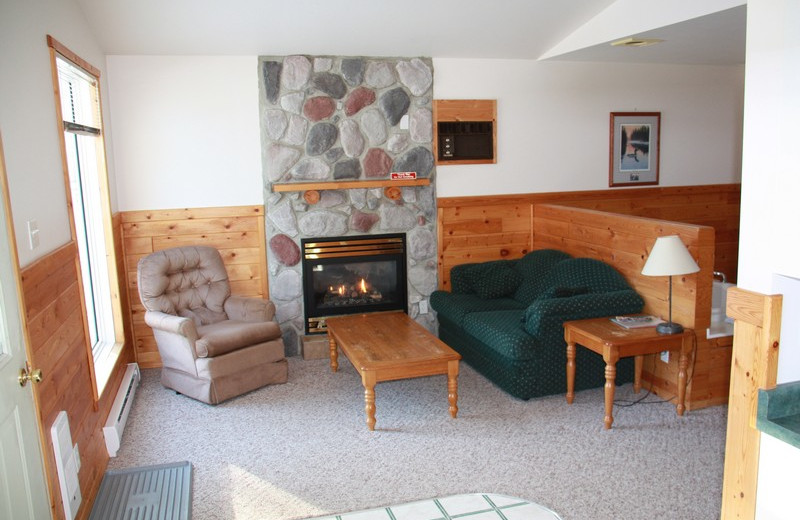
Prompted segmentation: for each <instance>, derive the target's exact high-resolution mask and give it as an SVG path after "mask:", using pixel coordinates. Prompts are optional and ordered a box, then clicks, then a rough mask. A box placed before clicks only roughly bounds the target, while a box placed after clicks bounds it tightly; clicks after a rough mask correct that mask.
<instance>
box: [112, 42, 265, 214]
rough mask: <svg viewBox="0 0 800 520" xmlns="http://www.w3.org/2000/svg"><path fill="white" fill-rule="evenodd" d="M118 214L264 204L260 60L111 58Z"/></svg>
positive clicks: (245, 58)
mask: <svg viewBox="0 0 800 520" xmlns="http://www.w3.org/2000/svg"><path fill="white" fill-rule="evenodd" d="M107 62H108V76H109V88H110V90H111V119H112V122H113V125H114V141H113V145H114V151H115V158H116V163H115V166H116V171H117V176H118V178H119V183H118V197H119V209H120V211H131V210H142V209H169V208H188V207H206V206H238V205H250V204H263V203H264V196H263V189H264V184H263V181H262V175H261V172H262V170H261V140H260V134H259V132H260V129H259V122H258V117H259V108H258V59H257V57H255V56H223V57H217V56H214V57H209V56H180V57H175V56H108V60H107Z"/></svg>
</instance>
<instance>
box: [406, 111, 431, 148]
mask: <svg viewBox="0 0 800 520" xmlns="http://www.w3.org/2000/svg"><path fill="white" fill-rule="evenodd" d="M408 133H409V135H410V136H411V140H412V141H415V142H417V143H426V144H429V143H431V142H433V115H432V114H431V111H430V110H428V109H427V108H417V109H415V110H412V111H411V118H410V121H409V126H408Z"/></svg>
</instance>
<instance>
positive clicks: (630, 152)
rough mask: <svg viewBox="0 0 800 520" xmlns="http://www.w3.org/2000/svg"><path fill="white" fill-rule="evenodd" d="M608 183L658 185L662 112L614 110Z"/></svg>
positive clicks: (611, 184) (612, 113)
mask: <svg viewBox="0 0 800 520" xmlns="http://www.w3.org/2000/svg"><path fill="white" fill-rule="evenodd" d="M609 134H610V135H609V152H608V156H609V160H608V163H609V164H608V185H609V186H611V187H614V186H643V185H648V184H658V158H659V154H660V152H661V149H660V146H659V145H660V135H661V112H611V124H610V132H609Z"/></svg>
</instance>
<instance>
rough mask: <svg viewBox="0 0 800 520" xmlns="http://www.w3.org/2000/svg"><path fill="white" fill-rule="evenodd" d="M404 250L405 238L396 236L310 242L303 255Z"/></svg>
mask: <svg viewBox="0 0 800 520" xmlns="http://www.w3.org/2000/svg"><path fill="white" fill-rule="evenodd" d="M403 251H404V249H403V239H402V238H396V237H394V238H375V239H368V240H335V241H325V242H323V241H320V242H308V243H306V244H304V246H303V256H304V258H306V259H307V260H314V259H318V258H337V257H342V256H372V255H394V254H398V253H403Z"/></svg>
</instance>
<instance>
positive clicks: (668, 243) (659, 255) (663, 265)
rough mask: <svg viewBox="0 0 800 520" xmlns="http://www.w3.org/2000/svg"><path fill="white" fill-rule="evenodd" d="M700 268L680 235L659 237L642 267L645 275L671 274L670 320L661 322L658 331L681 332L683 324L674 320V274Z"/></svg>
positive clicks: (667, 332)
mask: <svg viewBox="0 0 800 520" xmlns="http://www.w3.org/2000/svg"><path fill="white" fill-rule="evenodd" d="M699 270H700V267H699V266H698V265H697V262H695V261H694V258H692V255H691V254H689V250H688V249H686V246H685V245H684V244H683V242H682V241H681V237H679V236H678V235H670V236H666V237H658V238H657V239H656V243H655V244H653V249H652V250H651V251H650V256H648V257H647V261H646V262H645V263H644V267H643V268H642V274H643V275H645V276H669V320H668V321H667V322H665V323H659V324H658V325H657V326H656V332H658V333H659V334H680V333H681V332H683V326H682V325H680V324H678V323H674V322H673V321H672V276H673V275H679V274H690V273H696V272H697V271H699Z"/></svg>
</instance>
